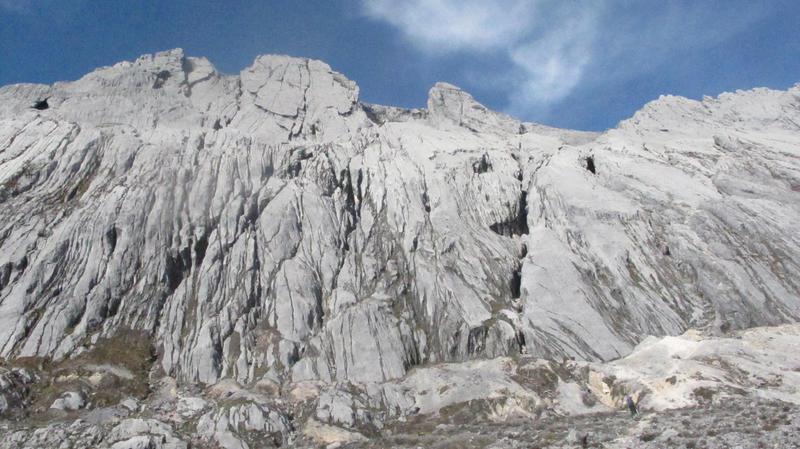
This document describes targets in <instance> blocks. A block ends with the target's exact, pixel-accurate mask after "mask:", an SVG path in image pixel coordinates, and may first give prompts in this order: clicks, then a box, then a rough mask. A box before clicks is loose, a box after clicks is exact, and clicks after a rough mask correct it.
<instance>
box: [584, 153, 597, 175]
mask: <svg viewBox="0 0 800 449" xmlns="http://www.w3.org/2000/svg"><path fill="white" fill-rule="evenodd" d="M586 170H589V171H590V172H592V174H593V175H596V174H597V169H595V166H594V156H587V157H586Z"/></svg>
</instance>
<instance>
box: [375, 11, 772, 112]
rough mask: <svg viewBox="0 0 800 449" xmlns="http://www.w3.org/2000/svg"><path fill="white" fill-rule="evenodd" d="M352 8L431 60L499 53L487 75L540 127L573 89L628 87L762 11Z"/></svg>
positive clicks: (721, 38)
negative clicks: (503, 65)
mask: <svg viewBox="0 0 800 449" xmlns="http://www.w3.org/2000/svg"><path fill="white" fill-rule="evenodd" d="M360 2H361V6H362V10H363V12H364V13H365V14H366V15H367V16H368V17H370V18H372V19H374V20H380V21H383V22H386V23H388V24H390V25H392V26H393V27H395V28H396V29H398V30H399V31H400V32H401V33H402V35H403V36H404V38H405V39H406V40H407V41H408V42H410V43H411V44H412V45H414V46H415V47H416V48H418V49H419V50H421V51H423V52H425V53H427V54H429V55H431V56H433V57H436V56H438V55H441V54H447V53H461V54H465V55H468V56H470V57H474V58H480V57H481V56H482V55H485V54H487V53H489V52H491V53H492V54H493V55H496V54H498V53H501V54H503V55H504V56H505V57H506V59H507V61H508V64H507V69H505V70H502V71H500V72H499V73H496V74H493V75H492V76H494V77H496V78H498V79H502V80H503V83H497V84H499V85H503V86H505V89H506V95H507V98H508V102H507V103H508V106H507V109H508V111H509V112H511V113H514V114H517V115H523V116H531V115H533V116H536V117H539V118H542V117H543V116H545V115H546V113H547V111H548V109H549V108H550V107H551V106H553V105H555V104H557V103H558V102H560V101H563V100H564V99H565V98H567V97H568V96H569V95H571V94H572V93H573V92H575V90H576V89H579V88H582V87H583V88H585V87H586V86H589V85H596V84H598V83H610V82H619V81H621V80H625V79H631V78H633V77H635V76H637V75H641V74H642V73H646V72H647V71H649V70H654V69H655V68H657V67H659V66H660V65H661V64H663V63H664V62H665V61H667V60H669V59H670V58H678V57H680V56H681V54H684V53H685V52H688V51H696V50H700V49H703V48H708V47H710V46H713V45H716V44H718V43H720V42H723V41H725V40H726V39H728V38H730V37H731V36H733V35H735V34H737V33H739V32H741V31H742V30H743V29H745V28H746V27H747V26H749V25H751V24H752V23H753V22H754V21H756V20H759V19H760V18H763V17H764V16H765V15H766V14H767V13H768V12H769V9H770V8H769V6H765V5H763V4H759V3H760V2H749V1H745V0H730V1H727V2H691V1H688V0H687V1H682V0H678V1H675V2H639V3H637V2H629V1H624V0H360ZM472 78H484V79H485V78H486V77H485V76H477V77H476V76H473V77H472ZM509 80H510V82H509ZM492 84H494V83H492Z"/></svg>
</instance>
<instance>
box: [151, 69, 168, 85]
mask: <svg viewBox="0 0 800 449" xmlns="http://www.w3.org/2000/svg"><path fill="white" fill-rule="evenodd" d="M171 76H172V74H171V73H170V72H169V70H162V71H160V72H158V73H157V74H156V80H155V81H154V82H153V89H161V88H162V87H164V83H165V82H166V81H167V80H168V79H170V77H171Z"/></svg>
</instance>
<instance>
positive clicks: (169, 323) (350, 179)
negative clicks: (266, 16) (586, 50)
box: [0, 50, 800, 428]
mask: <svg viewBox="0 0 800 449" xmlns="http://www.w3.org/2000/svg"><path fill="white" fill-rule="evenodd" d="M45 98H46V99H47V108H45V109H41V110H40V109H39V108H32V106H33V105H34V104H35V103H36V102H37V101H39V100H42V99H45ZM799 124H800V86H796V87H794V88H793V89H790V90H788V91H785V92H784V91H771V90H764V89H758V90H753V91H748V92H737V93H733V94H724V95H722V96H720V97H719V98H714V99H711V98H706V99H703V100H702V101H694V100H688V99H684V98H676V97H662V98H660V99H658V100H656V101H654V102H652V103H650V104H648V105H646V106H645V107H644V108H643V109H642V110H641V111H639V112H638V113H636V114H635V115H634V117H633V118H631V119H629V120H627V121H624V122H622V123H621V124H620V125H619V127H618V128H616V129H613V130H610V131H608V132H605V133H602V134H592V133H582V132H576V131H566V130H557V129H553V128H547V127H544V126H541V125H536V124H531V123H521V122H519V121H518V120H515V119H513V118H511V117H508V116H506V115H504V114H500V113H496V112H493V111H490V110H488V109H487V108H485V107H484V106H482V105H480V104H479V103H478V102H476V101H475V100H474V99H473V98H472V97H471V96H470V95H469V94H468V93H466V92H464V91H462V90H460V89H458V88H457V87H455V86H452V85H449V84H445V83H439V84H437V85H436V86H434V87H433V88H432V89H431V91H430V95H429V100H428V105H427V109H418V110H402V109H398V108H392V107H386V106H377V105H367V104H362V103H360V102H359V100H358V87H357V86H356V85H355V83H354V82H352V81H350V80H348V79H347V78H345V77H344V76H343V75H341V74H339V73H336V72H334V71H333V70H332V69H331V68H330V67H329V66H328V65H326V64H325V63H322V62H319V61H313V60H307V59H298V58H291V57H286V56H261V57H259V58H257V59H256V61H255V62H254V63H253V65H252V66H251V67H248V68H246V69H245V70H243V71H242V72H241V73H240V74H239V75H223V74H220V73H219V72H217V71H216V69H215V68H214V67H213V66H212V65H211V63H210V62H209V61H207V60H205V59H203V58H192V57H187V56H185V55H184V54H183V52H182V51H181V50H173V51H169V52H165V53H159V54H156V55H152V56H143V57H141V58H139V59H138V60H136V61H135V62H123V63H119V64H117V65H114V66H112V67H106V68H102V69H99V70H97V71H95V72H92V73H90V74H88V75H86V76H85V77H83V78H81V79H79V80H77V81H74V82H66V83H56V84H54V85H52V86H45V85H31V84H20V85H11V86H6V87H3V88H0V357H2V358H4V359H5V360H15V359H19V358H23V357H43V358H48V359H53V360H63V359H69V358H72V357H75V356H77V355H79V354H81V353H83V352H85V351H89V350H91V348H92V347H93V345H94V344H95V343H96V342H97V341H98V339H102V338H110V337H113V336H114V335H116V334H117V333H119V332H120V331H122V330H125V331H130V330H133V331H144V333H145V335H148V336H149V341H150V344H151V345H152V348H153V350H154V352H155V356H156V366H157V367H159V368H160V370H162V372H163V374H166V375H169V376H173V377H175V378H177V379H178V382H179V383H193V382H200V383H204V384H213V383H216V382H218V381H220V380H221V379H225V378H231V379H234V380H236V381H238V382H240V383H241V384H255V383H258V382H270V383H271V384H275V385H279V386H280V385H284V386H285V385H290V384H292V383H299V382H304V381H315V382H322V383H334V382H352V383H354V384H362V385H365V384H370V383H375V382H384V381H389V380H393V379H400V378H402V377H403V376H405V375H406V373H408V372H409V370H410V369H411V368H412V367H414V366H418V365H423V364H433V363H436V362H462V361H467V360H469V359H482V358H494V357H500V356H514V355H518V354H520V353H526V354H528V355H530V356H534V357H541V358H549V359H557V360H561V359H562V358H563V357H572V358H575V359H579V360H580V359H585V360H591V361H600V360H609V359H613V358H618V357H621V356H624V355H626V354H628V353H629V352H630V351H631V350H632V348H633V347H634V346H635V345H636V344H637V343H638V342H639V341H640V340H641V339H643V338H644V337H645V336H646V335H677V334H680V333H682V332H684V331H685V330H687V329H689V328H698V329H702V330H705V331H711V332H713V333H720V334H724V333H728V332H731V331H734V330H737V329H742V328H748V327H753V326H764V325H777V324H780V323H784V322H788V321H792V320H796V319H797V318H798V317H800V238H798V236H800V125H799ZM259 413H261V412H259ZM281 425H283V424H281ZM276 426H277V427H280V426H278V425H277V424H276ZM277 427H276V428H277Z"/></svg>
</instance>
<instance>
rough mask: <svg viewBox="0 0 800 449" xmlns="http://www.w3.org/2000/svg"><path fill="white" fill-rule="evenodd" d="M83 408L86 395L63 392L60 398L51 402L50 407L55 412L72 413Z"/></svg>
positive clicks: (78, 392)
mask: <svg viewBox="0 0 800 449" xmlns="http://www.w3.org/2000/svg"><path fill="white" fill-rule="evenodd" d="M85 406H86V395H85V394H84V393H83V392H80V391H67V392H64V393H63V394H62V395H61V397H59V398H58V399H56V400H55V401H53V404H52V405H51V406H50V408H51V409H55V410H65V411H72V410H80V409H82V408H84V407H85Z"/></svg>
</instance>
